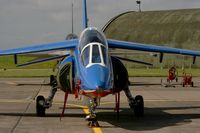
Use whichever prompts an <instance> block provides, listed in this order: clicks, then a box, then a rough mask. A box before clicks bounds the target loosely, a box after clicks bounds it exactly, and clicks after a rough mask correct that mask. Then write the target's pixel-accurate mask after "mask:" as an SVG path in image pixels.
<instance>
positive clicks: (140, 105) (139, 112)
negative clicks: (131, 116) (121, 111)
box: [134, 95, 144, 117]
mask: <svg viewBox="0 0 200 133" xmlns="http://www.w3.org/2000/svg"><path fill="white" fill-rule="evenodd" d="M135 102H136V104H135V107H134V113H135V116H137V117H142V116H144V100H143V97H142V96H140V95H138V96H136V97H135Z"/></svg>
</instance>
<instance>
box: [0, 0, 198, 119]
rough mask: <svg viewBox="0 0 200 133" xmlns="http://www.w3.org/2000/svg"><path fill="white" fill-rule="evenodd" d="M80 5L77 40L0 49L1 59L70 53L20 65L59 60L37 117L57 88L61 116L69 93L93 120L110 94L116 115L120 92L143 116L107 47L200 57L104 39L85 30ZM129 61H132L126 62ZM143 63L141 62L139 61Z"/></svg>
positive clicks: (194, 53) (120, 65)
mask: <svg viewBox="0 0 200 133" xmlns="http://www.w3.org/2000/svg"><path fill="white" fill-rule="evenodd" d="M82 2H83V31H82V33H81V34H80V36H79V38H75V39H74V38H71V39H70V40H64V41H61V42H53V43H48V44H39V45H34V46H27V47H22V48H14V49H8V50H1V51H0V56H8V55H14V57H15V60H17V55H21V54H30V53H37V52H47V51H48V52H51V51H55V50H69V51H70V52H69V53H68V54H65V55H62V56H56V57H48V58H44V59H39V60H34V61H31V62H27V63H25V64H20V65H19V66H25V65H31V64H35V63H41V62H45V61H51V60H55V59H58V60H60V61H59V63H58V66H57V68H58V72H57V75H52V76H51V78H50V79H51V86H52V87H51V89H50V94H49V96H47V97H46V98H45V97H44V96H38V97H37V100H36V113H37V115H38V116H45V111H46V109H47V108H50V107H51V105H52V101H53V98H54V95H55V94H56V91H57V89H61V90H62V91H63V92H64V93H65V98H64V108H63V112H62V114H64V110H65V106H66V102H67V98H68V95H69V94H73V95H75V97H77V96H79V95H83V96H86V97H88V98H89V101H90V102H89V105H88V108H89V114H88V115H87V116H86V120H89V121H91V120H95V119H96V114H95V109H96V107H97V106H98V105H100V100H101V98H102V97H106V96H107V95H109V94H115V96H116V110H117V112H119V102H120V95H119V94H120V92H121V91H124V92H125V94H126V96H127V99H128V103H129V105H130V108H131V109H133V110H134V113H135V115H136V116H143V114H144V102H143V97H142V96H140V95H137V96H133V95H132V94H131V92H130V90H129V80H128V72H127V69H126V68H125V66H124V65H123V63H122V62H121V60H123V59H124V58H117V57H115V56H112V55H110V53H109V49H110V48H118V49H129V50H138V51H147V52H154V53H160V55H161V56H160V60H162V57H163V53H168V54H181V55H188V56H192V57H194V60H193V61H194V62H195V59H196V57H197V56H200V51H192V50H186V49H178V48H170V47H163V46H156V45H151V44H142V43H136V42H127V41H120V40H112V39H107V38H106V37H105V35H104V34H103V33H102V32H101V31H100V30H98V29H97V28H95V27H88V17H87V3H86V2H87V1H86V0H82ZM128 61H133V62H134V60H130V59H128ZM141 62H142V61H141Z"/></svg>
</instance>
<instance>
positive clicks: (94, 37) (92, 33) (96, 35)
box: [79, 28, 107, 51]
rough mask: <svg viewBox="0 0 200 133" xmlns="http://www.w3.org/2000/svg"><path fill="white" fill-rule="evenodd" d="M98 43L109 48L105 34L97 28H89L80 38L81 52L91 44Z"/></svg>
mask: <svg viewBox="0 0 200 133" xmlns="http://www.w3.org/2000/svg"><path fill="white" fill-rule="evenodd" d="M92 42H97V43H101V44H102V45H105V46H106V47H107V41H106V38H105V36H104V35H103V33H101V32H100V31H98V30H97V29H96V28H87V29H85V30H84V31H83V33H82V34H81V36H80V44H81V45H80V47H79V49H80V51H81V50H82V49H83V48H84V47H85V46H86V45H87V44H89V43H92Z"/></svg>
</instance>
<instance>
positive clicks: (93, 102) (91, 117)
mask: <svg viewBox="0 0 200 133" xmlns="http://www.w3.org/2000/svg"><path fill="white" fill-rule="evenodd" d="M98 100H99V99H97V98H94V99H89V105H88V107H89V114H88V115H87V116H86V118H85V120H87V121H88V126H89V127H99V123H98V121H97V118H96V114H95V109H96V107H97V106H98V104H99V103H98Z"/></svg>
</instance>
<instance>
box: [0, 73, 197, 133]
mask: <svg viewBox="0 0 200 133" xmlns="http://www.w3.org/2000/svg"><path fill="white" fill-rule="evenodd" d="M179 80H180V82H181V78H179ZM193 80H194V85H195V87H193V88H192V87H185V88H183V87H182V86H181V85H180V82H179V83H175V87H167V88H166V87H164V86H162V85H161V78H153V77H152V78H132V79H131V82H132V85H133V86H131V87H130V88H131V91H132V93H133V94H134V95H142V96H143V97H144V100H145V115H144V117H142V118H137V117H135V116H134V113H133V111H132V110H131V109H130V108H129V106H128V103H127V99H126V97H125V95H124V93H123V92H122V93H121V104H120V107H121V109H120V116H119V119H117V115H116V112H114V107H115V97H114V96H113V95H109V96H107V97H105V98H103V99H102V100H101V105H100V107H98V109H97V110H96V111H97V118H98V122H99V124H100V128H90V127H88V126H87V124H88V123H87V122H86V121H85V115H86V113H87V111H88V109H87V108H86V107H85V103H84V100H83V99H84V98H83V97H79V99H75V98H74V96H73V95H72V96H70V97H69V100H68V104H67V109H66V111H65V115H64V116H63V117H62V118H61V120H60V114H61V112H62V107H63V99H64V93H63V92H61V91H58V92H57V94H56V96H55V99H54V103H53V106H52V107H51V108H50V109H48V110H47V111H46V114H47V115H46V117H37V116H36V114H35V112H36V111H35V98H36V97H37V96H38V95H44V96H47V95H48V93H49V89H50V87H49V86H48V85H46V84H47V83H48V82H49V81H48V79H47V78H1V79H0V133H35V132H38V133H55V132H56V133H62V132H63V133H64V132H65V133H80V132H81V133H93V132H95V133H101V132H103V133H111V132H112V133H133V132H137V133H138V132H139V133H140V132H141V133H143V132H145V133H146V132H148V133H154V132H159V133H169V132H170V133H177V132H181V133H188V132H193V133H199V132H200V78H194V79H193ZM162 81H163V83H165V81H166V79H165V78H162Z"/></svg>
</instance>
